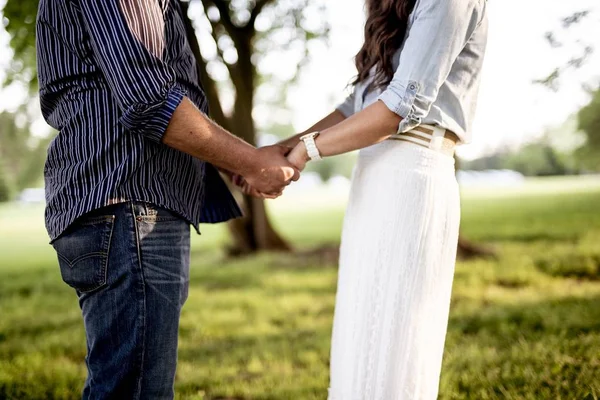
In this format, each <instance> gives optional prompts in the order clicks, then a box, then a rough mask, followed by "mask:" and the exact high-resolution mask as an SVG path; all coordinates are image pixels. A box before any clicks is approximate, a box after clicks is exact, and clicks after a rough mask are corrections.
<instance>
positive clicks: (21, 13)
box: [2, 0, 38, 89]
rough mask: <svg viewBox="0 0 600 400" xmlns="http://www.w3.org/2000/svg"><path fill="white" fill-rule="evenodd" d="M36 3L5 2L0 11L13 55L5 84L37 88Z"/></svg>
mask: <svg viewBox="0 0 600 400" xmlns="http://www.w3.org/2000/svg"><path fill="white" fill-rule="evenodd" d="M37 7H38V2H37V1H17V0H7V1H6V4H5V5H4V9H3V10H2V14H3V16H4V21H3V22H4V25H5V29H6V31H7V32H8V33H9V35H10V47H11V48H12V50H13V52H14V55H13V58H12V60H11V63H10V69H9V71H7V72H8V74H7V83H8V84H10V83H11V82H12V81H20V82H24V83H26V84H29V85H30V87H31V88H32V89H33V88H36V87H37V74H36V69H35V68H36V55H35V16H36V15H37Z"/></svg>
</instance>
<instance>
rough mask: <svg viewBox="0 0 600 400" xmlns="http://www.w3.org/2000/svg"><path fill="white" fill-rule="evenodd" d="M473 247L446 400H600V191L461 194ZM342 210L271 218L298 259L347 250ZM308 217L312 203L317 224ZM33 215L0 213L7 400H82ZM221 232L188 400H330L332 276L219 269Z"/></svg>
mask: <svg viewBox="0 0 600 400" xmlns="http://www.w3.org/2000/svg"><path fill="white" fill-rule="evenodd" d="M463 197H464V199H463V225H462V227H463V229H462V231H463V233H464V234H465V236H467V237H468V238H469V239H472V240H475V241H478V242H481V243H484V244H486V245H487V246H490V247H492V248H494V249H495V250H496V251H497V253H498V257H497V258H496V259H489V260H474V261H468V262H459V263H458V265H457V269H456V276H455V284H454V292H453V300H452V310H451V316H450V323H449V331H448V336H447V341H446V352H445V356H444V364H443V371H442V379H441V388H440V399H532V400H533V399H536V400H537V399H589V400H591V399H598V398H599V397H600V179H598V178H594V177H590V178H585V179H574V178H569V179H565V178H562V179H540V180H532V181H528V183H527V184H526V185H524V186H522V187H519V188H516V189H515V188H511V189H503V188H487V189H477V190H469V189H465V191H464V193H463ZM343 203H344V200H343V199H341V198H340V197H339V196H334V195H331V194H329V195H327V194H325V195H321V196H319V197H315V196H313V197H309V196H305V197H304V198H301V197H299V196H295V197H294V198H287V199H286V198H283V199H281V200H278V201H276V202H273V203H271V204H270V208H271V211H272V214H273V216H274V220H275V222H276V225H277V226H278V228H279V229H280V230H281V231H283V232H284V234H285V235H286V236H287V237H288V238H289V239H290V240H291V241H292V242H293V243H295V244H296V245H297V246H298V248H300V249H308V248H311V247H314V246H319V245H323V244H332V243H337V242H338V240H339V238H338V235H339V231H340V227H341V222H342V217H343ZM299 204H312V205H315V204H318V205H319V207H318V208H312V207H311V208H307V209H311V210H314V211H310V212H306V211H303V210H305V209H306V208H302V207H299V206H298V205H299ZM42 218H43V210H41V209H40V208H39V207H22V206H16V205H9V206H6V205H5V206H0V398H18V399H75V398H78V397H79V393H80V390H81V387H82V384H83V380H84V379H85V368H84V357H85V342H84V331H83V325H82V322H81V318H80V314H79V309H78V305H77V301H76V298H75V295H74V293H72V292H71V291H70V289H68V288H67V287H66V285H64V284H63V283H62V282H61V279H60V274H59V272H58V268H57V264H56V260H55V256H54V254H53V251H52V249H51V248H50V246H48V245H47V238H46V235H45V231H44V228H43V225H42V224H41V221H42ZM225 242H226V234H225V231H224V229H223V228H222V227H212V226H211V227H208V226H207V227H204V228H203V235H202V236H200V237H194V239H193V256H192V257H193V268H192V275H191V283H190V296H189V300H188V302H187V304H186V306H185V307H184V310H183V315H182V321H181V331H180V352H179V367H178V372H177V384H176V392H177V398H179V399H324V398H325V393H326V388H327V381H328V369H327V366H328V356H329V339H330V337H329V336H330V329H331V322H332V312H333V306H334V297H335V285H336V268H335V267H336V266H335V264H334V263H332V262H330V261H326V262H324V261H323V260H322V259H317V258H314V259H313V258H307V257H298V256H294V255H274V254H260V255H257V256H255V257H252V258H248V259H243V260H224V259H223V254H222V252H221V250H220V249H221V248H222V247H223V244H224V243H225Z"/></svg>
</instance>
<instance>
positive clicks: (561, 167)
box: [461, 141, 578, 176]
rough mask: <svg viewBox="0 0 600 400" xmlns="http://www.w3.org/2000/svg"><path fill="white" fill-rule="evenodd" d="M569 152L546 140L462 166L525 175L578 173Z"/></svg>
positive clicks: (504, 151) (476, 169) (465, 163)
mask: <svg viewBox="0 0 600 400" xmlns="http://www.w3.org/2000/svg"><path fill="white" fill-rule="evenodd" d="M573 164H574V160H573V159H572V157H571V156H570V155H569V154H565V153H560V152H559V151H557V150H556V149H554V148H553V147H552V146H550V145H549V144H547V143H545V142H544V141H540V142H536V143H531V144H528V145H525V146H523V147H521V148H520V149H518V150H516V151H515V150H503V151H500V152H497V153H495V154H492V155H490V156H485V157H481V158H478V159H475V160H471V161H463V162H462V166H461V167H462V168H463V169H470V170H475V171H483V170H487V169H510V170H513V171H517V172H520V173H522V174H523V175H525V176H549V175H567V174H573V173H577V172H578V171H577V169H576V168H575V167H574V165H573Z"/></svg>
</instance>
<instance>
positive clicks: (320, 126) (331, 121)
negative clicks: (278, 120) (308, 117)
mask: <svg viewBox="0 0 600 400" xmlns="http://www.w3.org/2000/svg"><path fill="white" fill-rule="evenodd" d="M345 119H346V117H345V116H344V114H342V113H341V112H340V111H338V110H335V111H334V112H332V113H331V114H329V115H328V116H326V117H325V118H323V119H322V120H320V121H319V122H317V123H316V124H314V125H313V126H311V127H310V128H308V129H307V130H305V131H304V132H301V133H298V134H297V135H294V136H292V137H290V138H287V139H285V140H283V141H281V142H280V143H279V144H281V145H283V146H287V147H294V146H296V145H297V144H298V142H299V141H300V136H302V135H304V134H306V133H309V132H315V131H319V132H321V131H323V130H325V129H327V128H331V127H332V126H334V125H337V124H339V123H340V122H342V121H343V120H345Z"/></svg>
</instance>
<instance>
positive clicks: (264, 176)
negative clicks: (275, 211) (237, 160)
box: [236, 145, 300, 198]
mask: <svg viewBox="0 0 600 400" xmlns="http://www.w3.org/2000/svg"><path fill="white" fill-rule="evenodd" d="M256 152H257V155H256V163H255V166H254V168H253V169H252V170H250V171H248V172H245V173H244V174H243V178H244V181H245V185H241V186H242V189H244V193H246V194H251V195H254V196H257V195H258V196H259V197H267V198H274V197H278V196H279V195H281V193H282V192H283V189H284V188H285V187H286V186H287V185H289V184H290V183H291V182H292V181H297V180H298V179H299V178H300V173H299V172H298V170H297V169H296V168H294V166H293V165H292V164H290V163H289V162H288V160H287V159H286V158H285V155H286V154H287V153H288V152H289V148H288V147H285V146H279V145H274V146H267V147H262V148H260V149H258V150H257V151H256ZM236 183H238V184H239V183H241V182H236Z"/></svg>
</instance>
